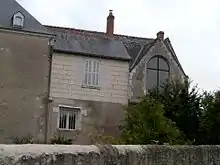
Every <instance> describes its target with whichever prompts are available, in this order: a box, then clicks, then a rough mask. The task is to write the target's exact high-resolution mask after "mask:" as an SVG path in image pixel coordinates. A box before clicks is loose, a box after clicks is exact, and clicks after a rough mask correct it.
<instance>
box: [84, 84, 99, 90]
mask: <svg viewBox="0 0 220 165" xmlns="http://www.w3.org/2000/svg"><path fill="white" fill-rule="evenodd" d="M82 88H89V89H96V90H100V87H99V86H89V85H82Z"/></svg>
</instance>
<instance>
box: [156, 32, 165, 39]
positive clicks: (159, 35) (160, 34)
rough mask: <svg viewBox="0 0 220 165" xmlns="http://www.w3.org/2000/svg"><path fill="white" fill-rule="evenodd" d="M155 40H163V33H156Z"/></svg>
mask: <svg viewBox="0 0 220 165" xmlns="http://www.w3.org/2000/svg"><path fill="white" fill-rule="evenodd" d="M157 39H158V40H160V41H163V40H164V32H163V31H159V32H158V33H157Z"/></svg>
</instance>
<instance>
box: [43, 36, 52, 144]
mask: <svg viewBox="0 0 220 165" xmlns="http://www.w3.org/2000/svg"><path fill="white" fill-rule="evenodd" d="M54 43H55V39H54V38H50V40H49V59H48V60H49V75H48V94H47V105H46V110H45V136H44V137H45V138H44V142H45V144H47V140H48V126H49V123H48V121H49V111H50V102H51V99H50V84H51V71H52V57H53V46H54Z"/></svg>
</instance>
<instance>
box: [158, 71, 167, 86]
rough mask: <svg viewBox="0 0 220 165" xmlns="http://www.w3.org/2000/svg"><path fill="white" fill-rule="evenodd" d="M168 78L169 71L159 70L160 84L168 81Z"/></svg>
mask: <svg viewBox="0 0 220 165" xmlns="http://www.w3.org/2000/svg"><path fill="white" fill-rule="evenodd" d="M168 78H169V72H165V71H159V82H160V85H162V84H163V83H166V81H167V80H168Z"/></svg>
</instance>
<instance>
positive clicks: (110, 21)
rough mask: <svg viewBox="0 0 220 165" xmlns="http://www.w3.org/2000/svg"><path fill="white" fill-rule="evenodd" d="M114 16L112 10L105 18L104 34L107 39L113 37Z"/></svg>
mask: <svg viewBox="0 0 220 165" xmlns="http://www.w3.org/2000/svg"><path fill="white" fill-rule="evenodd" d="M114 19H115V17H114V15H113V14H112V10H109V15H108V17H107V27H106V34H107V36H109V37H113V35H114Z"/></svg>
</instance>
